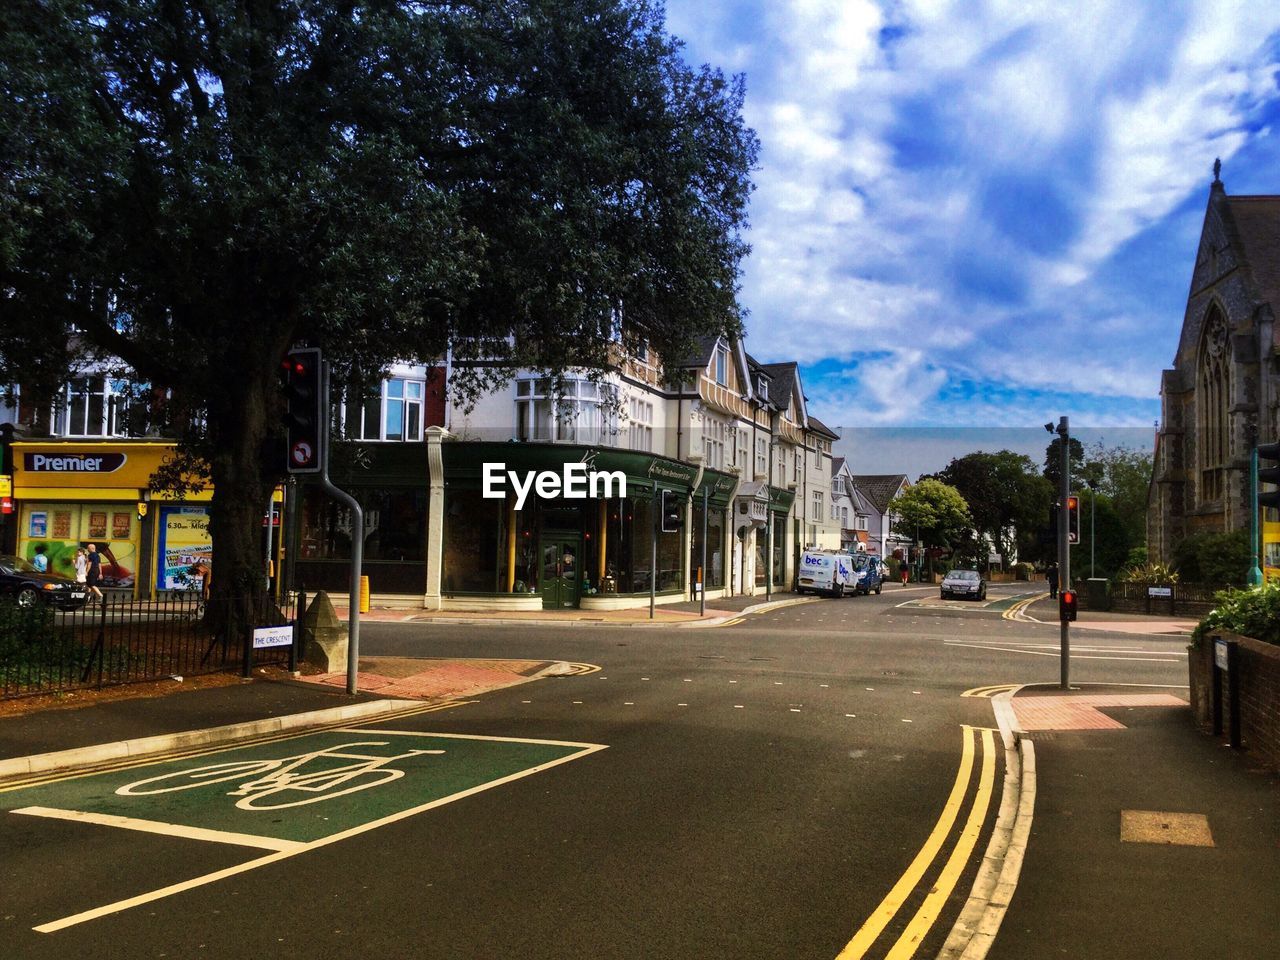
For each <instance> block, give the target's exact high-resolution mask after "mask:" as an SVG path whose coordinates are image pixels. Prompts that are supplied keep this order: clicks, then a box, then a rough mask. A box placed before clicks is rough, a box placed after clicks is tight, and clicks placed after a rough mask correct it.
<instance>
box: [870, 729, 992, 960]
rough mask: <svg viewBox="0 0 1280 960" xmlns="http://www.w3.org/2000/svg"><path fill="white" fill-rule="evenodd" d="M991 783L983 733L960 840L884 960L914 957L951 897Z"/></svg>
mask: <svg viewBox="0 0 1280 960" xmlns="http://www.w3.org/2000/svg"><path fill="white" fill-rule="evenodd" d="M995 779H996V760H995V749H994V740H993V738H992V736H991V731H990V730H983V731H982V774H981V780H980V782H979V784H978V793H977V796H975V797H974V799H973V807H972V808H971V809H970V810H969V819H968V820H966V821H965V825H964V829H963V830H962V831H961V832H960V839H959V840H957V841H956V846H955V849H954V850H952V851H951V856H950V857H948V858H947V862H946V864H945V865H944V866H943V868H942V873H941V874H939V875H938V879H937V882H936V883H934V885H933V888H932V889H931V890H930V891H929V895H928V896H927V897H925V898H924V903H922V904H921V905H920V909H919V910H917V911H916V915H915V916H914V917H912V918H911V922H910V923H908V924H907V929H905V930H903V931H902V936H900V937H899V938H898V942H897V943H895V944H894V945H893V949H892V950H890V951H889V952H888V953H887V954H886V955H885V960H908V958H910V957H914V956H915V955H916V950H917V949H918V948H919V946H920V944H921V942H922V941H923V940H924V938H925V937H926V936H927V935H928V933H929V930H930V929H931V928H932V927H933V925H934V923H936V922H937V920H938V914H939V913H941V911H942V908H943V906H944V905H945V904H946V902H947V897H949V896H951V891H952V890H954V889H955V886H956V883H957V882H958V881H959V880H960V874H962V873H963V872H964V868H965V867H966V866H967V865H968V863H969V855H970V854H971V853H973V847H974V844H976V843H977V842H978V835H979V834H980V833H982V823H983V821H984V820H986V818H987V808H988V807H989V806H990V805H991V789H992V785H993V784H994V783H995Z"/></svg>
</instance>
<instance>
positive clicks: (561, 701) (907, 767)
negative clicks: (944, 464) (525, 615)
mask: <svg viewBox="0 0 1280 960" xmlns="http://www.w3.org/2000/svg"><path fill="white" fill-rule="evenodd" d="M1018 592H1019V591H1017V590H1016V589H1014V588H1012V587H1011V588H1006V589H1003V590H1001V589H996V588H993V590H992V593H991V598H990V602H989V603H988V604H987V605H985V606H984V605H979V604H972V603H970V604H966V603H964V602H960V601H954V602H950V603H946V604H943V603H941V602H939V601H938V600H937V597H936V594H935V593H934V592H933V591H932V590H928V589H920V588H899V587H887V588H886V592H885V593H884V595H883V596H880V597H874V596H872V597H858V598H845V599H843V600H840V601H834V600H822V601H816V602H813V603H807V604H803V605H798V606H793V607H788V608H785V609H781V610H777V611H775V612H771V613H766V614H764V615H761V616H757V617H751V618H747V619H746V620H744V621H743V622H741V623H740V624H737V625H733V626H726V627H721V628H715V629H649V628H645V627H620V626H602V625H589V624H574V625H564V626H560V625H557V626H532V625H531V626H521V627H512V626H472V625H458V624H398V623H396V624H391V623H369V624H367V625H365V626H364V628H363V631H362V652H363V653H365V654H367V655H370V656H376V655H395V656H421V657H458V656H469V657H492V658H525V659H538V660H541V659H546V660H566V661H572V662H577V663H582V664H589V665H592V666H594V667H598V668H599V669H596V670H593V671H591V672H581V673H578V674H575V675H572V676H566V677H563V678H557V679H547V680H541V681H537V682H534V683H530V684H526V685H522V686H519V687H514V688H510V689H508V690H505V691H500V692H498V693H495V694H490V695H487V696H485V697H483V698H480V699H479V700H477V701H475V702H471V703H467V704H465V705H462V706H459V707H456V708H453V709H450V710H447V711H442V712H433V713H424V714H421V715H418V716H414V717H410V718H402V719H399V720H397V721H395V722H394V724H388V725H385V726H394V728H395V729H396V730H401V731H406V732H416V733H436V734H450V735H453V736H455V737H456V736H462V737H466V738H477V739H476V740H475V741H474V742H476V743H480V742H484V743H493V744H499V745H501V744H508V743H510V741H513V740H518V741H522V742H524V741H530V740H536V741H555V742H557V743H560V744H566V743H567V744H575V745H578V744H581V745H593V746H602V747H603V748H604V749H594V750H587V749H585V748H584V749H582V751H581V752H580V753H578V752H576V751H577V750H578V748H577V747H573V748H565V751H566V752H567V753H570V754H573V755H572V756H571V757H569V758H568V759H567V760H564V761H562V762H559V763H558V764H557V765H554V766H548V767H547V768H546V769H539V767H538V764H539V763H540V762H542V761H539V760H537V759H536V758H535V759H530V760H527V761H525V760H520V759H519V758H518V757H517V758H516V759H514V760H512V761H511V762H512V763H513V764H515V766H512V767H511V768H510V769H516V768H518V767H519V765H520V763H526V766H525V767H524V768H523V770H522V772H520V773H519V774H518V775H515V774H511V773H509V772H508V773H507V774H505V779H503V781H502V782H498V783H493V781H492V779H491V781H490V785H489V786H483V785H481V786H475V785H474V784H480V783H481V781H482V780H483V778H484V777H485V776H490V774H488V773H485V772H484V771H485V770H486V769H488V768H483V767H473V768H469V769H468V770H466V771H464V772H463V773H460V774H459V777H460V779H459V781H458V782H459V788H458V793H459V795H458V796H457V797H456V798H454V799H452V800H450V801H449V802H442V803H440V804H439V805H436V806H432V807H430V808H428V809H423V810H421V811H419V812H414V813H413V814H412V815H405V816H400V817H398V818H397V817H391V818H387V820H386V822H381V821H378V822H376V823H375V825H374V826H372V827H368V828H363V827H362V828H360V831H358V832H354V833H353V834H352V835H350V836H346V837H345V838H343V839H340V840H339V841H338V842H332V843H326V844H323V845H319V846H317V847H315V848H312V849H307V850H305V851H296V850H293V848H289V847H286V848H284V849H283V850H277V851H276V852H274V853H270V854H269V855H267V856H266V857H265V858H264V853H263V850H261V849H257V850H254V849H248V848H246V847H245V846H236V845H233V844H230V843H227V842H222V841H221V839H219V838H213V839H210V838H205V839H195V838H193V837H192V836H189V835H186V834H182V833H178V834H176V835H158V834H153V833H140V832H137V831H135V830H124V829H118V830H117V829H109V828H107V827H104V826H103V825H101V824H100V823H84V822H75V821H69V820H66V819H52V818H49V817H44V816H12V815H10V816H5V817H0V850H4V851H5V853H4V857H3V860H4V864H3V869H2V871H0V879H2V880H3V886H0V903H3V907H0V914H2V915H3V923H2V924H0V956H5V957H14V958H28V957H30V958H44V957H49V958H53V957H58V958H61V957H66V956H77V957H184V958H186V957H196V956H202V955H203V956H212V957H219V958H223V957H227V958H241V957H243V958H251V957H252V958H260V957H299V958H301V957H308V958H310V957H331V956H332V957H350V956H360V957H440V958H487V957H506V956H518V957H521V958H548V960H550V958H579V957H581V958H587V957H590V958H612V957H617V958H624V957H625V958H665V957H671V958H720V957H724V958H729V957H733V958H744V957H751V958H755V957H760V958H765V957H769V958H773V957H785V958H821V960H831V958H834V957H837V956H838V955H842V954H841V951H842V950H845V949H846V947H847V946H849V945H850V944H851V941H855V943H854V945H853V946H852V947H851V949H850V951H849V952H846V953H845V954H844V956H846V957H849V958H850V960H852V958H854V957H857V956H865V957H885V956H919V957H925V956H930V957H931V956H933V955H934V954H936V952H937V950H938V948H939V947H940V946H941V944H942V942H943V940H944V939H945V937H946V935H947V932H948V931H949V929H950V927H951V925H952V923H953V922H954V920H955V918H956V915H957V914H958V912H959V910H960V907H961V905H962V903H963V901H964V898H965V897H966V896H967V895H968V892H969V888H970V885H971V884H972V880H973V876H974V873H975V870H976V868H977V865H978V863H979V862H980V860H981V857H982V853H983V851H984V849H985V847H986V843H987V839H988V837H989V835H990V831H991V827H992V825H993V823H994V820H995V816H996V808H997V806H998V804H999V801H1000V782H1001V777H1002V775H1003V769H1002V759H1003V758H1002V756H1001V754H1000V751H999V749H992V748H991V747H990V745H989V741H990V737H989V736H987V737H985V740H986V741H987V746H986V747H985V748H984V734H983V733H982V732H981V731H982V730H983V729H984V728H992V727H994V726H995V724H994V719H993V715H992V709H991V702H990V701H989V700H987V699H983V698H981V697H975V696H962V694H964V693H965V692H966V691H970V690H972V689H973V688H978V687H982V686H985V685H992V684H1002V683H1028V682H1032V683H1034V682H1045V683H1056V682H1057V680H1058V675H1059V673H1058V671H1059V666H1058V663H1059V662H1058V658H1057V653H1056V648H1057V628H1056V625H1054V626H1052V627H1050V626H1043V625H1038V624H1033V623H1020V622H1016V621H1012V620H1009V619H1006V618H1005V617H1004V616H1002V611H1003V610H1006V609H1007V608H1008V606H1009V602H1010V601H1011V599H1012V597H1013V595H1014V594H1016V593H1018ZM1002 601H1003V603H1002ZM904 604H905V605H904ZM1072 664H1073V672H1072V679H1073V680H1079V681H1081V682H1107V683H1127V684H1154V685H1170V686H1172V687H1174V688H1176V687H1177V686H1178V685H1181V684H1185V682H1186V666H1185V639H1183V638H1176V637H1167V638H1165V637H1160V638H1152V637H1135V636H1131V635H1121V634H1109V633H1105V632H1099V631H1088V632H1085V631H1078V632H1077V633H1076V634H1075V642H1074V643H1073V661H1072ZM584 669H585V668H584ZM967 728H975V730H976V732H975V730H970V729H967ZM378 733H379V726H378V725H371V726H368V727H364V728H362V729H361V730H360V731H359V732H358V733H353V734H352V736H354V737H357V738H358V739H359V740H370V739H373V738H376V737H377V735H378ZM396 736H399V735H393V734H388V735H386V736H385V737H384V739H385V740H387V741H394V740H395V738H396ZM479 738H506V739H501V740H499V739H492V740H483V741H482V740H481V739H479ZM403 742H406V743H407V742H410V740H409V739H406V740H405V741H403ZM412 742H414V743H418V742H422V743H426V742H427V741H425V740H422V741H419V740H412ZM467 742H468V743H470V742H472V741H467ZM994 743H995V746H996V747H997V748H998V746H999V738H998V736H996V737H995V739H994ZM966 744H967V745H968V746H967V748H966ZM511 746H512V749H513V750H517V751H518V750H521V749H525V747H524V746H521V745H520V744H511ZM966 752H967V753H968V754H969V758H970V760H969V761H966V759H965V756H966ZM284 753H286V754H287V753H289V750H284ZM446 754H447V755H449V756H450V758H451V759H452V754H449V751H446ZM200 762H201V763H207V762H211V761H209V760H201V761H200ZM222 762H228V761H226V760H225V759H224V760H223V761H222ZM415 762H416V761H415ZM966 762H971V767H972V770H971V773H969V774H968V775H966V776H964V777H961V776H959V773H960V771H962V770H967V769H968V768H966V767H965V766H964V765H965V763H966ZM406 766H410V765H409V764H406ZM423 769H430V768H429V767H428V766H427V765H426V762H425V761H424V765H423ZM495 769H497V768H496V767H495ZM503 769H504V770H505V769H507V768H503ZM416 770H417V768H416V767H414V768H413V769H407V770H406V773H405V775H404V777H403V778H402V780H401V781H397V784H398V785H397V787H396V789H397V790H403V791H408V793H409V794H411V793H412V790H413V789H414V783H415V782H425V781H415V780H414V777H415V776H417V775H418V774H417V773H416ZM464 774H465V776H464ZM138 776H142V775H141V774H139V775H138ZM466 777H472V778H473V779H472V780H467V779H466ZM492 777H493V778H496V777H498V774H497V773H494V774H492ZM467 784H472V786H470V787H467V788H466V789H463V787H464V786H465V785H467ZM992 784H994V786H992ZM112 787H113V785H111V784H109V785H107V786H105V787H101V788H100V789H98V790H97V791H96V794H95V793H94V790H91V789H88V788H85V787H84V785H83V784H82V785H81V786H80V788H79V789H80V793H79V794H77V795H75V796H74V797H73V796H70V795H65V796H64V795H60V794H58V793H57V792H56V791H54V790H52V788H47V789H46V793H45V794H43V795H41V796H40V797H38V798H35V799H31V798H28V801H29V802H31V803H33V804H34V803H35V802H36V800H37V799H38V800H39V803H40V804H41V805H42V806H47V807H54V808H56V807H59V806H60V805H61V804H62V803H64V802H65V803H66V804H72V803H73V802H74V803H79V804H81V805H82V806H83V805H85V804H90V803H93V802H102V803H106V802H107V801H108V800H110V799H111V797H112V796H114V793H113V791H112ZM984 790H985V791H986V793H987V796H986V798H985V799H984V798H983V793H984ZM406 795H408V794H406ZM183 796H184V797H191V798H195V799H191V800H190V802H187V801H186V800H184V803H187V806H186V807H184V810H185V811H186V812H185V813H184V814H183V816H186V817H188V818H190V819H191V822H193V823H194V822H197V821H200V817H202V816H205V815H206V813H205V812H203V811H205V809H206V807H205V806H202V804H205V805H206V806H207V808H208V810H209V811H212V810H213V807H214V806H215V805H216V804H218V803H220V804H221V806H220V807H219V808H218V811H217V813H216V817H217V818H221V819H218V820H217V823H218V824H219V829H222V830H230V829H239V830H242V831H243V832H244V833H246V834H252V833H255V832H257V833H263V832H270V831H272V830H278V831H282V832H283V833H282V835H284V834H286V833H288V831H289V830H290V829H292V828H291V827H290V821H289V818H290V817H293V816H301V815H302V814H301V813H299V811H305V815H306V816H307V817H309V818H310V822H311V824H312V826H315V825H316V822H317V820H318V819H319V818H320V817H322V816H323V814H322V812H321V811H322V810H323V809H327V808H324V806H323V804H313V805H309V806H306V807H298V808H297V809H296V810H295V809H287V810H286V809H282V810H279V811H274V812H268V813H266V814H265V815H261V814H260V813H250V814H246V817H249V819H248V820H244V821H243V822H245V823H247V824H250V825H249V826H244V827H235V828H229V827H227V826H225V824H228V823H238V822H240V821H236V820H234V817H233V814H232V812H231V808H230V806H229V805H228V801H227V797H226V792H225V791H224V790H222V789H221V788H219V789H210V788H208V787H207V786H206V787H201V788H200V789H199V791H194V790H193V791H192V792H191V793H190V794H183ZM352 796H353V797H357V796H359V795H355V794H353V795H352ZM363 796H364V798H365V800H366V802H370V801H368V798H372V797H374V796H375V793H374V791H373V790H370V791H369V792H368V793H367V794H364V795H363ZM95 797H96V799H95ZM957 797H958V798H959V799H956V798H957ZM113 802H115V801H113ZM346 802H347V800H345V799H344V800H342V801H337V800H335V801H334V803H335V804H339V803H346ZM405 803H406V804H408V806H407V807H405V809H410V808H412V803H411V802H410V801H405ZM10 806H12V804H10ZM104 809H105V808H104ZM334 809H335V810H337V809H338V807H337V806H335V807H334ZM350 809H351V810H359V809H362V808H361V807H360V805H359V804H355V803H354V801H353V805H352V806H351V807H350ZM948 810H950V815H951V816H952V818H953V820H954V822H955V824H956V829H955V830H952V831H950V833H949V836H950V837H951V840H949V841H948V843H947V844H946V845H945V846H944V847H942V848H941V849H940V851H938V853H937V855H936V856H934V857H933V858H932V859H926V860H925V861H924V863H923V865H922V866H920V869H919V871H918V874H919V875H918V878H917V879H916V880H915V882H912V883H905V884H904V883H900V881H901V880H902V878H903V877H904V874H905V875H907V876H911V867H912V865H913V864H916V865H920V864H921V860H920V859H919V858H918V854H920V851H921V850H922V848H926V849H927V848H928V847H929V842H930V837H931V835H933V834H934V832H935V830H936V829H937V828H938V827H939V822H940V818H941V819H944V818H945V817H946V816H947V815H948ZM352 815H353V816H354V815H355V814H352ZM207 816H208V817H210V818H213V817H214V813H213V812H208V814H207ZM253 817H258V819H257V820H253V819H252V818H253ZM201 822H203V821H201ZM209 822H210V823H212V822H214V821H213V820H212V819H211V820H210V821H209ZM371 822H372V821H371ZM253 823H256V824H258V826H256V827H255V826H252V824H253ZM268 823H274V825H272V826H266V825H267V824H268ZM961 825H966V826H969V827H971V829H970V831H969V832H970V834H971V836H970V837H969V839H968V845H967V846H966V845H965V844H964V843H963V842H962V844H961V845H960V847H959V848H956V847H955V846H953V844H954V841H955V837H956V836H957V835H958V831H959V830H960V826H961ZM317 835H318V834H317ZM258 859H265V861H266V862H262V863H260V864H258V865H257V866H255V867H254V868H252V869H244V870H238V869H237V868H238V866H240V865H244V864H246V863H250V862H256V861H257V860H258ZM220 870H227V871H230V872H229V874H228V875H227V876H225V877H221V878H214V879H213V880H212V882H202V883H200V884H199V885H195V886H191V887H189V888H187V889H178V890H175V891H173V892H172V893H171V894H169V895H166V896H163V897H160V898H157V899H154V900H150V901H145V902H138V903H136V904H135V903H128V901H129V898H135V897H139V896H142V895H146V894H148V893H149V892H151V891H155V890H158V889H160V888H164V887H166V886H168V885H170V884H182V883H184V882H187V881H190V880H191V879H192V878H206V879H207V878H208V876H209V875H210V874H212V873H214V872H216V871H220ZM895 884H897V885H898V886H899V888H902V889H901V890H900V895H899V896H897V897H894V896H893V894H892V891H893V890H894V889H895ZM931 891H934V892H932V893H931ZM122 901H123V902H126V903H127V904H128V905H127V906H126V907H125V908H123V909H119V910H115V911H113V912H109V913H106V914H105V915H102V916H93V915H86V913H85V912H86V911H93V910H94V909H95V908H99V907H102V906H103V905H106V904H115V903H119V902H122ZM882 912H884V913H885V914H886V915H891V918H890V919H887V922H885V923H884V924H883V929H882V930H879V932H878V935H875V936H871V933H875V932H876V931H874V930H873V931H871V933H864V934H863V938H864V939H865V940H867V941H869V945H867V946H866V948H865V949H863V945H862V944H861V943H860V942H858V941H857V940H856V938H855V934H857V933H858V932H859V930H860V928H863V927H864V924H865V923H866V922H867V921H868V920H869V918H873V917H875V916H877V915H880V914H881V913H882ZM59 920H69V921H71V922H69V925H67V926H65V927H64V928H60V929H56V930H52V931H50V932H35V931H33V929H32V928H33V927H36V926H40V925H42V924H48V923H50V922H51V921H59Z"/></svg>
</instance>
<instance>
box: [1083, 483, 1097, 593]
mask: <svg viewBox="0 0 1280 960" xmlns="http://www.w3.org/2000/svg"><path fill="white" fill-rule="evenodd" d="M1085 484H1086V485H1087V486H1088V487H1089V579H1090V580H1092V579H1093V558H1094V552H1093V544H1094V539H1093V515H1094V510H1095V505H1096V504H1097V502H1098V481H1097V480H1086V481H1085ZM1089 589H1090V590H1092V589H1093V588H1092V587H1090V588H1089Z"/></svg>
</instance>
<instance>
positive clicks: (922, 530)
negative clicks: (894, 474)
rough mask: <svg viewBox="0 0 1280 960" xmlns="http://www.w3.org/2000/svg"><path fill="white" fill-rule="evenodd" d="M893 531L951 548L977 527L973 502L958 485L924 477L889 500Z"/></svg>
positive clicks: (929, 544)
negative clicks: (971, 505)
mask: <svg viewBox="0 0 1280 960" xmlns="http://www.w3.org/2000/svg"><path fill="white" fill-rule="evenodd" d="M889 512H890V513H892V514H893V515H894V517H895V519H894V522H893V532H894V533H897V534H900V535H901V536H905V537H911V538H913V539H914V538H916V535H917V533H918V534H919V539H920V540H921V541H923V542H924V544H925V546H928V547H950V546H952V545H953V544H955V543H957V542H959V540H960V539H961V537H962V536H963V535H964V534H965V532H966V531H968V529H969V528H970V527H972V526H973V518H972V517H971V516H970V514H969V505H968V504H967V503H966V502H965V499H964V497H962V496H961V495H960V492H959V491H958V490H956V488H955V487H952V486H949V485H948V484H945V483H943V482H942V481H941V480H934V479H930V478H924V479H922V480H920V481H919V482H918V483H917V484H915V486H912V487H908V488H907V489H906V490H904V491H903V492H902V493H900V494H898V496H896V497H894V498H893V500H892V501H890V503H889Z"/></svg>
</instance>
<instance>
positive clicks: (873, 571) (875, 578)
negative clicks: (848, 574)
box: [853, 553, 884, 596]
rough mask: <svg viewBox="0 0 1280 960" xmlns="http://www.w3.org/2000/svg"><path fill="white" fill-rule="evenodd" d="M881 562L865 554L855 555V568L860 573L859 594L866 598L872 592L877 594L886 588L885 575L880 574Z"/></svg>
mask: <svg viewBox="0 0 1280 960" xmlns="http://www.w3.org/2000/svg"><path fill="white" fill-rule="evenodd" d="M881 566H882V564H881V562H880V558H879V557H872V556H869V555H868V554H865V553H855V554H854V555H853V568H854V570H856V571H857V572H858V593H860V594H862V595H863V596H866V595H867V594H868V593H870V592H871V591H872V590H874V591H875V592H876V593H877V594H879V593H880V590H881V589H882V588H883V587H884V574H882V573H881V572H880V569H881Z"/></svg>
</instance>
